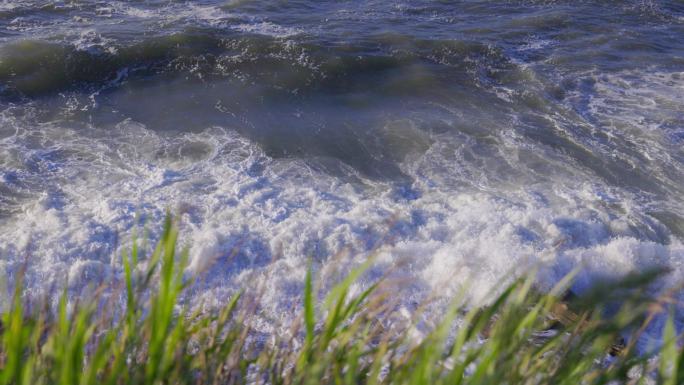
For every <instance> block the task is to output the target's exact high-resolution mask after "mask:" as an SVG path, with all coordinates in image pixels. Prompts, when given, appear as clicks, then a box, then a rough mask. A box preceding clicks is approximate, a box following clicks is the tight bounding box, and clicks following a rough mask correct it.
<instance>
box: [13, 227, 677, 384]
mask: <svg viewBox="0 0 684 385" xmlns="http://www.w3.org/2000/svg"><path fill="white" fill-rule="evenodd" d="M177 238H178V229H177V227H176V226H174V224H173V221H172V220H167V222H166V224H165V229H164V233H163V236H162V238H161V241H159V243H158V244H157V245H156V248H155V249H154V251H153V252H152V253H151V254H150V255H147V256H143V255H141V254H142V252H141V250H140V249H139V248H138V247H137V246H136V243H135V242H134V243H133V247H132V249H131V250H130V252H127V253H126V255H124V256H123V260H122V262H123V270H124V282H123V288H122V289H121V290H122V293H123V294H122V295H124V296H125V298H124V301H123V302H124V303H125V306H124V308H123V309H121V306H119V307H118V308H117V306H113V305H112V303H111V301H109V300H106V299H104V297H103V296H101V293H102V292H104V291H96V292H95V293H94V294H93V296H92V298H89V299H80V300H78V301H75V303H72V304H71V305H68V301H67V296H66V292H65V294H63V295H62V297H61V299H60V301H59V305H58V306H57V309H56V311H54V310H50V309H48V308H47V307H38V308H36V307H35V306H34V307H32V308H30V309H29V307H27V305H26V303H25V302H26V301H25V300H24V299H23V295H22V294H23V289H22V282H21V278H20V277H19V278H18V279H16V285H15V288H14V293H13V295H12V298H13V299H12V303H11V305H10V307H9V309H5V311H6V312H5V313H4V314H3V316H2V331H1V332H0V334H1V339H0V368H1V369H0V385H9V384H15V385H40V384H61V385H91V384H92V385H114V384H119V385H124V384H127V385H129V384H146V385H154V384H242V383H256V384H283V385H285V384H453V385H456V384H554V385H556V384H569V385H576V384H607V383H611V384H612V383H630V384H643V383H649V382H650V383H652V382H658V383H663V384H681V383H684V351H683V350H682V349H681V348H680V347H679V345H678V339H679V336H678V335H677V332H676V330H675V327H674V324H673V321H672V316H670V318H669V321H668V322H667V325H666V327H665V328H664V330H663V335H662V338H663V342H664V343H663V345H662V348H661V349H659V350H657V351H654V352H651V353H645V352H638V351H637V349H636V348H635V341H637V340H638V339H639V337H640V334H641V333H642V332H643V331H644V329H645V327H646V326H647V325H648V324H649V323H650V322H651V320H652V319H653V318H654V317H655V316H656V315H658V314H660V313H663V312H667V311H668V309H669V307H670V306H671V304H672V302H673V298H674V297H673V295H674V293H673V292H670V293H667V294H663V295H661V296H659V297H657V298H652V297H651V296H649V295H647V294H646V293H647V291H646V290H645V288H646V287H647V286H648V285H649V284H651V283H652V282H653V281H654V280H655V279H657V278H658V277H659V276H660V275H661V274H662V272H660V271H651V272H647V273H642V274H638V275H633V276H630V277H626V278H625V279H623V280H620V281H617V282H612V283H610V284H605V285H603V286H601V287H597V288H596V289H595V291H594V292H593V293H589V294H587V295H583V296H582V297H581V298H575V299H573V300H571V301H570V302H568V301H563V298H564V297H567V296H566V293H567V290H568V288H569V287H570V285H571V283H572V278H573V277H572V276H568V277H566V278H565V279H564V280H562V281H561V282H559V283H558V285H557V286H556V287H555V288H554V289H553V290H551V291H550V292H548V293H540V292H538V291H536V290H535V289H534V284H533V282H534V280H533V279H532V278H531V277H527V278H522V279H519V280H516V281H515V282H514V283H513V284H511V285H509V286H507V287H506V288H505V289H504V290H503V291H501V293H500V294H498V295H497V296H496V297H495V298H494V299H493V301H491V304H490V305H489V306H487V307H486V308H469V307H467V306H466V305H465V304H464V302H463V301H462V300H461V298H454V300H453V304H452V305H451V306H449V308H448V310H447V311H446V312H445V314H444V316H443V318H442V319H441V320H440V321H439V322H437V323H436V324H435V326H434V327H433V328H431V329H430V330H428V331H427V333H426V334H424V336H423V337H422V338H414V337H412V336H413V335H414V334H413V333H412V330H413V329H414V327H415V325H414V323H415V322H413V321H409V322H405V323H404V324H402V325H401V326H396V323H394V322H391V321H392V320H393V319H394V318H396V317H395V316H396V312H397V306H396V301H395V298H393V292H392V290H391V289H390V288H388V286H387V284H386V282H385V279H379V280H378V281H377V282H375V283H374V284H373V285H371V286H370V287H368V288H367V289H366V290H365V291H363V292H360V293H357V294H352V290H351V287H352V284H353V283H354V282H355V281H356V280H357V279H358V278H359V277H360V276H361V275H362V274H364V272H365V271H366V269H368V268H369V267H370V266H371V264H372V261H369V262H368V263H366V264H364V265H363V266H361V267H359V268H357V269H355V270H353V271H352V272H351V273H350V274H349V275H348V276H347V277H346V278H345V279H343V280H342V281H341V282H340V283H339V284H337V285H336V286H334V288H333V289H332V290H330V291H329V292H328V294H327V296H326V297H325V300H324V301H318V300H317V298H319V293H318V289H317V288H318V287H319V285H317V282H316V277H315V276H314V273H313V270H312V269H311V268H309V272H308V274H307V276H306V280H305V285H304V292H303V295H302V301H301V308H300V309H296V310H295V309H293V312H295V311H296V312H297V314H298V316H297V317H296V321H295V322H293V324H292V325H291V333H290V336H289V337H274V339H273V340H269V341H267V342H264V341H259V340H258V339H254V338H251V336H252V335H253V330H252V329H251V326H250V325H251V322H250V320H251V319H252V317H253V316H254V314H255V313H256V312H258V306H257V305H258V295H250V293H248V292H242V293H238V294H236V295H235V296H234V297H233V298H232V299H230V300H229V301H228V302H227V304H226V305H225V307H223V308H221V309H218V310H215V311H212V310H209V311H207V310H204V311H199V310H196V309H194V308H193V307H192V306H190V304H188V303H187V302H185V301H182V300H181V298H182V295H183V293H184V291H185V290H187V288H188V287H189V285H191V284H192V280H188V279H187V277H185V276H184V270H185V267H186V262H187V252H185V251H178V250H177V243H178V241H177ZM143 258H144V259H145V260H146V261H147V264H146V267H145V269H144V270H143V271H140V269H136V268H135V267H136V266H137V265H138V263H140V260H141V259H143ZM105 290H110V291H111V290H116V289H115V288H107V289H105ZM252 294H253V293H252ZM108 298H111V296H110V297H108ZM72 302H73V301H72ZM117 309H118V310H117ZM415 319H416V320H417V319H418V314H416V315H415ZM623 338H626V341H625V342H624V343H621V339H623ZM654 357H655V358H654Z"/></svg>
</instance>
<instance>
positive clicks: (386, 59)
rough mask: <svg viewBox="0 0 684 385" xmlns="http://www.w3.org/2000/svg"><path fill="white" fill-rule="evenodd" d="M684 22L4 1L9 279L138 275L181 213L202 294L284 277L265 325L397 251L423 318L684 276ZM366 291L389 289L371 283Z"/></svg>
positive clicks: (601, 12) (512, 6)
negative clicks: (565, 286)
mask: <svg viewBox="0 0 684 385" xmlns="http://www.w3.org/2000/svg"><path fill="white" fill-rule="evenodd" d="M683 166H684V4H683V3H682V2H681V1H678V0H671V1H598V0H597V1H531V0H530V1H506V2H503V1H502V2H490V1H476V0H467V1H453V2H446V1H417V0H416V1H387V0H381V1H380V0H378V1H339V2H338V1H314V0H308V1H304V0H298V1H273V0H269V1H257V0H255V1H250V0H244V1H239V0H236V1H227V2H226V1H195V2H175V1H174V2H169V1H141V2H103V1H102V2H99V1H86V2H60V1H53V2H45V1H11V2H5V3H2V4H0V255H1V256H0V270H4V272H5V273H4V274H3V275H4V276H7V277H10V280H11V279H12V277H13V276H14V274H15V273H16V271H17V269H18V268H19V266H20V265H21V264H23V263H24V261H26V260H28V261H29V262H28V263H29V265H30V268H29V282H28V284H29V288H30V290H31V292H32V293H34V294H36V295H38V294H41V293H46V292H49V291H50V290H51V288H54V287H55V286H56V285H58V284H59V283H60V282H64V280H65V279H66V278H67V277H68V279H69V284H70V288H71V290H72V292H73V293H74V295H76V294H77V293H78V292H80V291H81V290H84V289H85V288H86V287H87V286H88V284H91V283H100V282H103V281H110V280H114V279H117V277H118V276H119V274H120V271H121V269H120V263H119V255H120V254H119V251H120V248H121V247H124V246H126V245H127V242H129V240H130V234H131V232H132V228H133V227H134V226H135V224H136V222H137V221H138V222H139V220H136V217H137V216H142V217H143V219H142V220H145V221H147V223H149V224H150V225H149V228H150V231H151V237H152V238H154V237H155V234H157V231H158V225H157V224H158V223H159V222H160V220H161V218H163V216H164V214H165V210H166V209H167V208H171V209H172V210H180V211H181V212H183V213H184V214H183V216H182V220H183V223H182V227H183V233H184V235H185V238H184V242H185V243H187V244H188V245H190V246H191V269H195V270H201V269H205V268H206V267H207V266H211V268H210V269H209V272H208V274H207V276H206V278H205V279H204V281H203V284H202V285H201V287H197V288H196V289H195V295H196V296H197V297H198V298H200V299H203V300H207V301H209V302H210V303H214V302H219V303H220V302H221V301H223V300H225V299H226V298H227V295H229V294H230V293H232V292H233V290H235V288H237V287H240V286H242V285H246V284H253V283H254V282H259V281H263V282H265V283H266V286H265V301H267V303H268V304H269V305H270V306H265V309H264V311H263V313H264V324H263V328H264V330H265V331H266V332H268V331H269V330H270V329H269V328H270V327H272V326H270V325H273V322H272V321H273V319H283V318H287V317H288V316H289V315H288V314H290V313H291V307H292V306H298V305H297V304H298V301H299V295H300V292H301V288H302V283H301V282H302V279H303V275H304V271H305V266H306V260H307V259H308V258H313V260H314V261H315V267H316V269H317V271H319V273H320V274H323V273H325V272H328V273H330V272H331V271H334V270H336V269H340V270H344V269H346V268H347V267H348V265H350V264H349V263H340V253H341V252H342V251H343V250H347V251H349V253H350V255H353V256H354V257H352V263H351V264H352V265H353V263H354V261H356V262H358V261H360V260H363V259H364V258H366V256H367V254H368V253H370V252H373V253H377V254H378V263H377V267H376V268H375V270H374V275H375V276H377V275H378V274H382V273H383V272H384V271H388V270H391V269H392V268H393V267H396V266H401V268H400V269H398V270H393V271H395V273H393V274H401V275H404V276H405V277H407V278H409V280H410V282H412V284H411V285H409V286H408V287H407V288H406V289H405V293H402V295H403V296H404V298H405V300H404V302H403V306H406V307H407V309H408V310H411V309H412V306H415V303H416V302H417V301H419V300H420V299H421V298H424V297H425V296H426V295H428V294H430V293H433V292H434V293H437V294H441V295H444V297H445V298H447V297H448V296H449V295H451V294H452V293H453V292H454V291H455V290H458V288H459V287H461V285H464V284H468V285H469V287H470V293H471V297H472V299H473V300H479V299H481V298H482V297H483V296H484V295H485V294H486V293H487V292H488V291H489V290H490V289H491V288H492V287H494V286H495V285H496V284H497V282H499V280H500V279H502V277H503V278H505V277H510V273H522V272H524V271H526V270H527V269H529V268H530V267H531V266H540V265H541V266H542V272H541V274H540V280H539V281H540V282H539V284H540V286H542V287H544V286H548V285H550V284H552V283H553V282H555V281H556V280H557V279H558V278H559V277H560V276H562V275H564V274H565V273H567V272H568V271H570V270H571V269H572V268H573V267H575V266H583V267H584V272H583V273H582V274H581V275H580V279H579V281H578V283H577V284H576V287H575V289H576V290H577V291H580V292H581V291H582V289H584V288H586V287H587V286H588V285H591V283H592V282H595V281H596V280H600V279H602V278H604V277H609V276H615V275H619V274H622V273H626V272H628V271H631V270H634V269H636V270H639V269H643V268H644V267H646V266H651V265H659V266H670V267H672V268H673V273H672V275H671V277H670V279H671V280H676V279H680V278H682V276H684V267H683V266H682V262H683V261H684V246H683V244H682V240H683V239H684V200H683V199H682V197H684V167H683ZM364 284H366V281H363V282H361V283H360V284H359V285H360V286H362V285H364Z"/></svg>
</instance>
